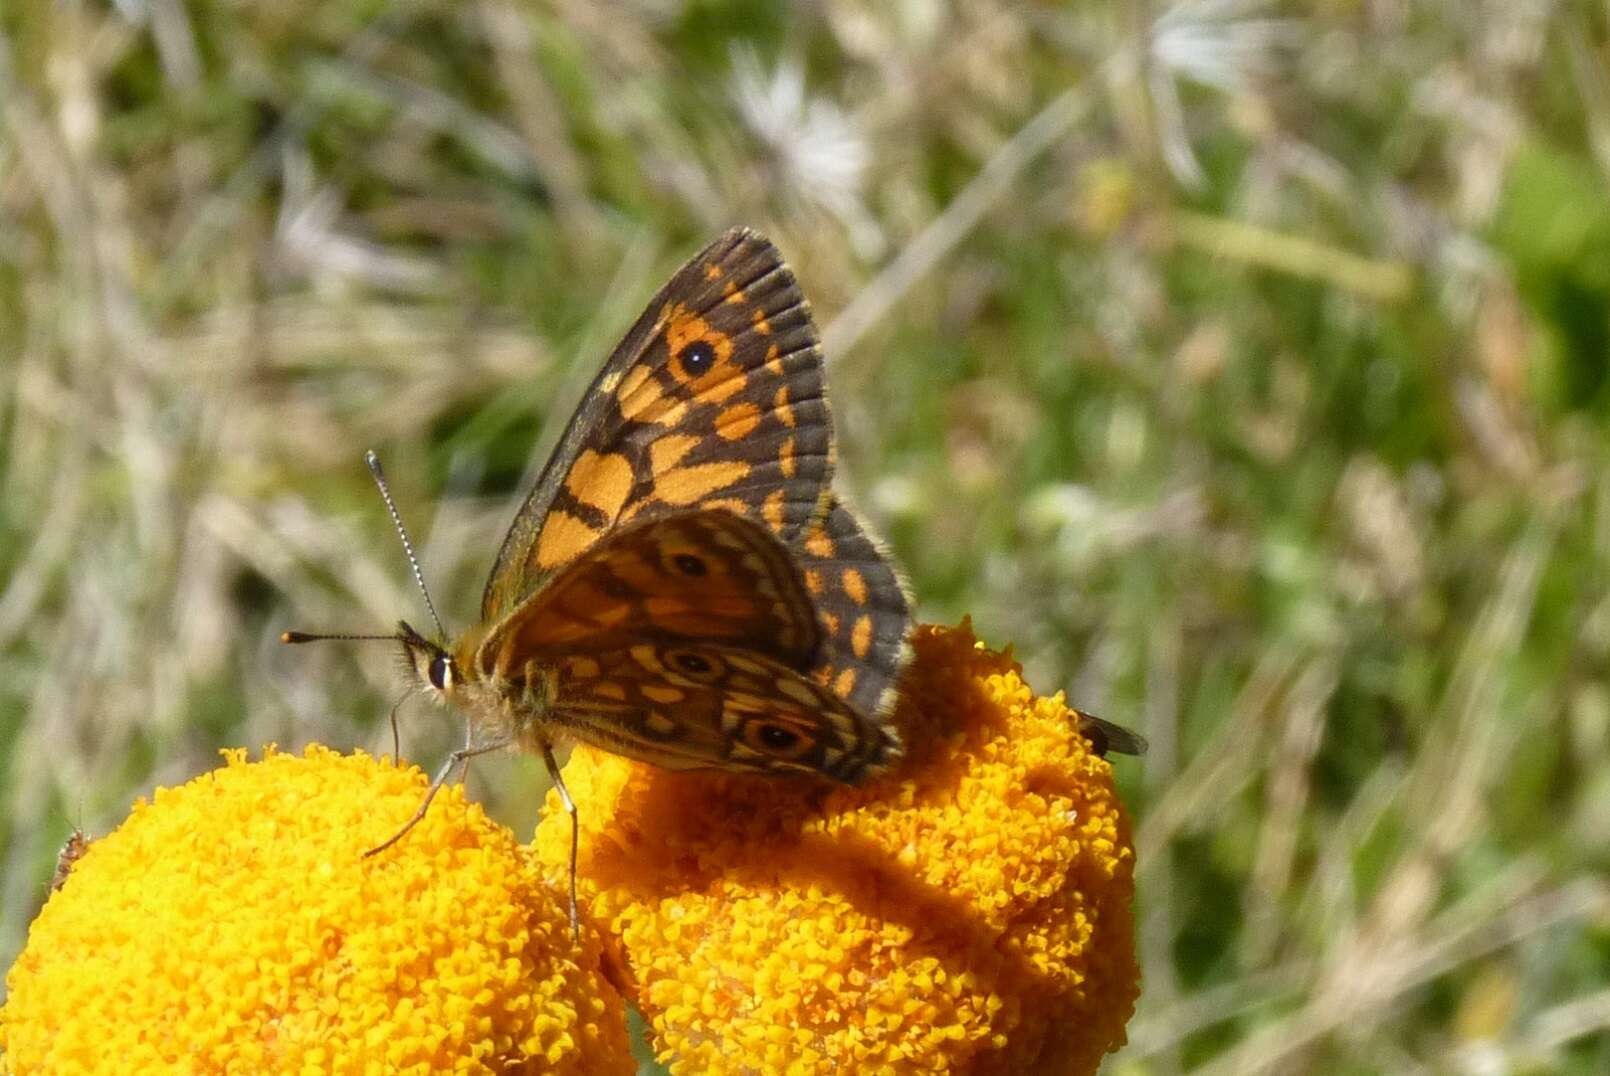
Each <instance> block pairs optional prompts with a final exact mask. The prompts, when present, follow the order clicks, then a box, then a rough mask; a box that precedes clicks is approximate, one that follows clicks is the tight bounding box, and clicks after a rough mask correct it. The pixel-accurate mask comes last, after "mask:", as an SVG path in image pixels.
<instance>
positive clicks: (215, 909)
mask: <svg viewBox="0 0 1610 1076" xmlns="http://www.w3.org/2000/svg"><path fill="white" fill-rule="evenodd" d="M227 758H228V762H227V764H226V765H225V766H224V767H223V768H222V769H220V770H218V771H216V772H214V773H210V774H206V775H204V776H202V777H199V778H197V779H195V780H193V781H191V782H190V783H188V784H186V785H184V786H182V787H180V788H175V789H163V790H161V791H159V792H158V793H157V794H156V798H155V802H153V803H150V804H147V803H144V802H141V803H139V804H136V806H135V809H134V812H133V814H132V815H131V816H130V817H129V818H128V820H127V821H125V822H124V823H123V825H122V826H121V827H120V828H119V829H118V830H117V831H116V832H114V833H112V834H111V835H109V836H107V837H105V838H103V839H101V840H98V841H96V842H95V843H94V844H92V845H91V846H90V848H89V850H88V851H87V852H86V853H85V854H84V856H83V858H82V859H81V860H79V861H78V862H77V863H76V864H74V866H73V868H72V872H71V874H70V875H69V876H68V878H67V881H66V884H65V885H64V886H63V888H62V889H61V891H60V892H58V893H56V894H54V895H53V896H52V897H51V899H50V901H49V903H48V904H47V905H46V906H45V909H44V911H43V912H41V913H40V915H39V918H38V919H37V920H36V921H35V922H34V925H33V928H32V930H31V931H30V934H29V938H28V945H27V948H26V950H25V951H24V952H23V954H22V956H21V957H19V958H18V960H17V962H16V964H15V965H14V966H13V967H12V969H11V972H10V974H9V975H8V976H7V979H6V985H7V987H8V990H9V994H10V996H9V999H8V1000H7V1001H6V1004H5V1008H4V1009H3V1010H0V1055H3V1060H0V1066H4V1067H6V1069H7V1071H11V1072H16V1073H24V1072H51V1073H89V1072H116V1073H126V1072H139V1073H154V1072H175V1071H182V1072H223V1071H226V1070H227V1071H230V1072H309V1073H313V1072H319V1073H326V1072H328V1073H348V1072H352V1073H380V1072H403V1071H414V1072H448V1071H453V1072H492V1071H496V1072H508V1071H516V1072H544V1073H601V1072H632V1071H634V1069H635V1066H634V1065H633V1063H632V1061H631V1059H630V1056H629V1052H628V1047H627V1042H626V1032H625V1016H624V1007H623V1004H622V1002H621V999H620V998H619V996H618V995H617V994H616V993H615V992H614V991H613V990H612V989H611V988H610V987H609V986H608V985H607V984H606V983H605V982H603V981H602V977H601V974H600V971H599V967H600V956H601V954H600V946H599V943H598V941H597V940H596V939H595V938H592V937H590V936H584V940H583V943H582V944H581V945H580V946H579V947H578V946H577V945H576V944H575V943H574V942H573V941H572V939H571V935H570V923H569V915H568V912H567V907H566V900H565V898H564V896H563V894H562V892H561V891H558V890H555V889H554V888H553V887H551V886H550V885H549V884H548V883H547V882H546V881H545V880H544V879H543V878H542V877H541V876H540V871H539V869H538V866H537V864H536V863H535V862H534V861H532V859H531V858H530V857H529V855H528V853H527V852H526V851H525V850H524V849H522V848H520V847H519V846H517V845H516V844H515V842H514V840H513V838H512V836H511V835H509V834H508V832H507V831H506V830H503V829H501V828H500V827H498V826H496V825H494V824H493V823H492V822H490V821H489V820H488V819H487V817H486V816H485V814H484V813H482V811H481V810H480V808H478V807H473V806H467V805H466V803H465V800H464V796H463V792H462V790H461V789H460V788H458V787H456V786H448V787H446V788H444V789H443V790H442V791H441V794H440V795H438V796H437V797H436V801H435V803H434V804H433V805H432V806H431V809H430V812H429V814H428V815H427V816H426V817H425V819H424V821H422V822H421V823H420V824H419V825H418V826H416V827H415V828H414V829H413V831H412V832H410V833H409V834H408V836H407V838H406V840H404V841H403V842H402V844H400V845H399V846H397V847H396V848H394V849H393V850H392V851H391V852H389V853H387V854H383V855H380V856H376V857H374V858H372V859H364V858H363V857H362V853H363V850H364V849H366V848H368V847H370V846H372V845H374V844H376V843H377V842H379V841H380V840H382V839H384V838H385V837H387V836H389V835H390V834H391V833H393V832H394V831H395V830H396V829H397V828H398V826H400V825H401V824H402V823H403V821H405V820H406V819H407V818H408V817H409V816H410V815H412V814H413V812H414V811H415V809H416V808H417V807H418V806H419V802H420V797H421V795H422V794H423V792H424V788H425V778H424V775H423V774H421V773H420V772H419V771H418V770H416V769H411V768H410V769H406V770H402V769H397V768H396V767H394V766H392V765H390V764H382V763H380V762H377V761H376V760H374V759H371V758H369V757H368V756H365V755H362V754H359V755H355V756H342V755H339V754H336V753H335V752H333V751H330V750H329V749H327V748H320V747H311V748H309V749H308V750H307V752H306V753H305V754H304V755H303V756H302V757H300V758H298V757H296V756H292V755H281V754H276V753H274V752H273V751H272V750H270V751H269V752H268V755H267V757H266V758H264V759H263V760H262V761H261V762H256V763H249V762H247V761H246V758H245V753H244V752H238V751H237V752H229V753H228V755H227Z"/></svg>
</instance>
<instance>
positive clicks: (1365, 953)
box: [0, 0, 1610, 1074]
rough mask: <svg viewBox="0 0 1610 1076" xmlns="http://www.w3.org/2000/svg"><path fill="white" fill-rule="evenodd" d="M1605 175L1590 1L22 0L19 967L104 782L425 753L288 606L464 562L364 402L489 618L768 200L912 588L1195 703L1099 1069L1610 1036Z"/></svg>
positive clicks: (1086, 683) (361, 605) (1005, 631)
mask: <svg viewBox="0 0 1610 1076" xmlns="http://www.w3.org/2000/svg"><path fill="white" fill-rule="evenodd" d="M1607 176H1610V24H1607V19H1606V13H1605V9H1604V7H1603V6H1602V5H1598V4H1588V3H1581V4H1572V3H1566V2H1550V0H1525V2H1515V0H1478V2H1473V3H1466V4H1452V3H1435V2H1419V0H1315V2H1310V3H1306V4H1302V3H1259V2H1253V0H1245V2H1243V0H1186V2H1182V3H1178V4H1174V5H1168V4H1165V3H1154V4H1145V3H1130V4H1115V5H1110V6H1109V5H1090V4H1079V5H1058V4H1053V3H1049V2H1047V3H1030V4H1016V3H1005V2H998V0H963V2H959V3H954V4H941V3H938V2H935V0H898V2H895V3H889V2H885V0H820V2H818V3H814V4H809V5H800V6H781V5H779V6H771V5H755V4H740V3H724V2H713V0H693V2H678V0H638V2H619V3H595V2H591V0H554V2H550V3H527V2H522V0H473V2H468V3H458V2H452V0H321V2H315V0H279V2H276V3H272V4H251V3H242V2H224V0H206V2H197V3H185V2H183V0H117V2H115V3H90V2H85V0H15V2H10V3H6V4H5V5H4V6H3V8H0V773H3V775H4V777H3V782H4V790H3V800H0V803H3V807H0V862H3V864H4V874H3V882H0V886H3V894H0V896H3V902H0V966H4V965H9V963H10V959H11V957H12V955H14V953H15V952H16V951H17V949H18V947H19V946H20V945H21V942H22V939H23V938H24V936H25V931H26V927H27V924H28V921H29V920H30V918H31V917H32V915H33V914H34V912H35V911H36V909H37V908H38V906H39V904H40V902H41V900H42V898H43V895H44V885H45V880H46V879H47V878H48V877H49V874H50V869H51V864H52V862H53V859H54V855H55V851H56V849H57V847H58V846H59V845H60V843H61V841H62V840H63V839H64V837H65V836H66V834H67V833H68V831H69V830H70V828H71V827H73V826H74V825H78V826H82V827H83V828H84V829H86V830H88V831H89V832H91V833H92V834H93V833H98V832H105V831H106V830H107V829H109V828H110V827H112V826H114V825H115V824H116V823H117V822H118V820H119V819H121V818H122V817H123V816H124V814H125V813H126V812H127V810H128V807H129V804H130V802H131V801H132V799H133V798H134V797H135V796H138V795H148V794H149V793H150V791H151V790H152V789H153V788H154V787H156V786H159V785H164V784H173V783H177V782H181V781H184V780H186V779H187V778H189V777H191V776H193V775H195V774H196V773H198V772H201V771H203V770H206V769H209V768H211V767H213V766H214V765H216V764H217V761H218V760H217V754H216V752H217V749H218V748H219V747H221V746H225V745H249V746H251V747H253V748H256V747H257V746H259V745H261V744H264V743H267V742H277V743H279V744H280V745H282V746H284V747H286V748H292V749H297V748H300V747H301V746H302V745H303V744H305V743H308V742H309V741H314V740H318V741H323V742H326V743H330V744H334V745H337V746H342V747H354V746H355V747H364V748H367V749H369V750H371V751H383V750H389V749H390V736H389V733H388V731H387V729H386V721H385V716H386V711H387V709H388V707H389V705H390V703H391V700H392V699H393V698H394V697H395V695H396V694H397V691H398V688H399V681H398V680H397V677H396V671H395V669H394V662H393V657H392V655H391V654H390V653H389V652H383V650H382V648H379V647H373V648H368V649H359V648H339V647H326V648H307V649H303V650H299V651H294V652H292V651H287V650H285V649H284V648H281V647H280V646H279V645H278V643H277V642H276V636H277V634H278V633H279V631H280V630H281V629H283V628H285V627H287V626H298V627H303V628H327V629H343V628H345V629H359V630H363V629H370V630H373V629H380V630H386V629H388V628H389V626H390V625H391V624H392V623H393V622H394V621H395V620H396V619H397V618H398V617H399V616H402V615H407V616H410V617H412V618H414V619H415V620H416V621H417V619H418V617H419V614H420V609H419V603H418V598H417V596H416V595H415V594H414V593H413V591H412V589H411V584H410V581H409V579H408V577H407V573H406V570H405V566H404V563H403V560H402V558H401V555H400V552H399V550H398V548H397V544H396V541H395V539H394V537H393V535H392V533H391V527H390V524H389V522H388V520H387V518H386V515H385V512H384V511H383V509H382V507H381V505H380V503H379V501H378V499H377V498H376V496H375V494H374V491H373V488H372V486H371V485H370V482H369V478H368V475H367V473H366V472H365V470H364V468H363V466H362V463H361V453H362V451H363V450H364V449H365V448H368V447H374V448H376V449H377V450H379V451H380V453H381V454H382V456H383V458H384V459H385V460H386V461H387V463H388V469H389V471H390V474H391V476H392V480H393V483H394V485H395V487H396V490H397V493H398V495H399V499H400V501H401V504H402V508H403V512H404V515H405V517H407V518H408V519H409V520H411V522H412V524H413V527H414V529H415V534H416V537H417V538H419V539H420V540H421V544H422V546H423V554H424V562H425V571H426V574H427V576H428V577H429V578H430V579H431V580H432V582H433V586H434V589H435V593H436V596H437V600H438V602H439V603H440V604H442V605H444V606H445V609H444V612H445V613H446V614H447V615H448V617H449V622H450V623H457V624H463V623H465V622H466V619H467V618H468V617H469V616H470V615H471V613H472V612H473V611H474V608H475V604H476V601H477V599H478V596H479V594H480V588H481V582H482V578H483V576H484V573H485V572H486V570H487V568H488V566H489V564H490V562H491V558H492V556H493V553H494V551H495V549H496V547H497V543H498V542H499V540H500V538H501V535H502V530H503V528H504V527H505V526H506V525H507V523H508V521H509V519H510V518H511V515H512V512H513V509H514V507H515V504H516V502H517V500H518V497H519V495H520V493H521V489H522V485H523V483H524V482H525V481H527V480H528V479H529V477H530V475H531V474H532V471H533V465H534V464H535V463H538V462H540V460H541V458H542V456H543V454H544V453H545V452H546V450H547V448H548V446H549V445H551V443H552V442H553V440H554V439H555V437H556V434H557V425H558V424H560V423H562V422H563V420H564V419H565V418H566V417H567V416H568V414H569V410H570V408H571V407H572V406H573V404H574V403H575V401H576V399H577V397H578V396H579V394H580V391H581V389H582V387H583V386H584V385H585V383H586V382H587V380H588V379H589V378H590V377H591V376H592V374H593V373H594V372H595V370H596V368H597V366H598V364H599V363H600V362H601V361H602V358H603V356H604V354H605V352H606V351H607V349H608V348H609V346H610V345H611V344H612V343H613V341H614V339H615V337H616V335H617V334H618V333H619V332H620V331H622V330H623V329H624V327H625V326H626V325H627V324H628V323H629V322H630V320H631V319H632V318H633V317H634V316H635V314H636V312H637V310H638V308H639V307H640V306H641V304H642V303H643V302H644V301H645V300H646V299H647V297H648V296H649V295H650V294H651V293H652V292H653V290H654V288H655V287H656V286H657V285H658V284H659V283H660V281H661V280H662V278H663V277H664V276H665V275H666V274H667V273H668V272H669V271H670V270H671V269H672V268H673V267H674V266H675V265H676V264H677V263H678V262H679V260H680V259H681V258H683V257H684V256H686V255H687V254H689V253H691V252H692V251H693V250H694V249H696V248H697V247H698V246H699V245H701V244H702V243H703V242H704V241H706V240H707V239H709V238H710V237H712V236H713V235H714V234H715V233H716V232H718V231H719V230H721V229H722V228H724V227H726V226H728V225H730V224H733V223H748V224H752V225H754V226H757V227H759V228H762V229H763V230H765V231H767V232H768V233H769V234H771V235H772V236H773V237H774V238H775V239H776V240H777V242H778V243H779V245H780V246H781V247H782V248H783V250H784V251H785V253H786V254H787V255H788V256H789V258H790V259H791V261H792V262H793V264H794V267H795V269H796V271H797V272H798V274H799V276H800V277H801V279H802V281H803V283H804V285H805V289H806V292H807V293H808V294H809V295H810V296H812V298H813V301H814V303H815V308H816V311H817V314H818V318H819V321H820V324H821V326H822V329H823V331H824V333H825V339H826V343H827V349H828V353H829V355H830V358H831V362H832V366H831V368H830V376H831V378H832V382H833V388H834V393H835V401H836V406H837V413H838V416H839V425H840V430H841V435H842V458H843V465H842V469H841V479H840V481H841V483H842V484H843V486H844V487H845V488H847V489H848V490H849V491H851V493H852V494H853V495H855V497H856V498H857V500H858V501H859V502H860V503H861V505H862V506H863V508H864V509H865V510H866V511H867V512H868V513H869V514H870V515H871V516H872V517H873V518H874V519H875V520H877V521H878V523H879V525H880V526H881V528H882V529H883V530H884V531H885V532H886V534H887V535H888V537H889V538H890V539H891V541H892V543H893V546H894V548H895V550H896V551H897V553H898V555H899V556H900V558H901V559H902V560H903V561H904V563H905V565H906V566H907V568H908V570H909V573H910V576H911V578H912V580H913V582H914V584H915V587H916V592H917V594H918V597H919V609H920V613H921V615H922V617H923V618H924V619H926V620H931V621H942V622H954V621H956V620H958V619H959V618H960V617H962V616H963V615H965V614H971V615H972V616H973V618H974V621H975V623H976V626H977V628H978V630H979V632H980V634H981V635H982V636H983V637H984V638H986V639H987V640H989V641H990V642H992V643H994V644H996V645H1003V646H1004V645H1006V644H1013V645H1014V646H1015V647H1016V650H1017V653H1018V654H1019V655H1020V657H1021V658H1022V660H1023V662H1024V664H1025V666H1026V668H1027V670H1028V673H1029V676H1030V678H1031V682H1032V683H1034V684H1035V685H1036V686H1037V687H1038V688H1040V689H1041V690H1044V691H1047V692H1050V691H1055V690H1056V689H1058V688H1062V687H1066V688H1067V689H1068V690H1069V692H1070V696H1071V700H1072V701H1073V702H1074V703H1075V704H1076V705H1078V706H1080V707H1081V708H1087V709H1089V710H1091V711H1093V712H1095V713H1098V714H1101V715H1104V716H1106V717H1108V718H1110V719H1114V720H1117V721H1120V722H1122V723H1125V724H1129V725H1132V726H1135V727H1137V728H1139V729H1140V730H1142V731H1143V732H1144V733H1145V734H1146V735H1147V736H1148V737H1149V738H1150V740H1151V743H1152V751H1151V753H1150V755H1149V756H1147V757H1146V758H1145V759H1144V760H1140V761H1134V760H1122V759H1120V760H1117V762H1116V768H1117V771H1118V774H1119V778H1120V780H1121V782H1122V784H1123V788H1124V792H1125V797H1126V800H1127V802H1128V803H1129V805H1130V807H1131V808H1132V811H1133V814H1134V818H1135V825H1136V834H1137V839H1138V843H1139V852H1140V861H1139V887H1140V894H1139V900H1140V919H1139V923H1140V928H1139V929H1140V937H1139V944H1140V947H1141V951H1142V963H1143V967H1144V969H1145V994H1144V997H1143V999H1142V1003H1141V1006H1140V1009H1139V1012H1138V1013H1137V1015H1136V1018H1135V1020H1134V1022H1133V1023H1132V1025H1131V1036H1130V1037H1131V1042H1130V1045H1129V1046H1128V1047H1127V1048H1126V1049H1125V1051H1124V1052H1122V1053H1121V1054H1119V1055H1117V1056H1116V1057H1115V1058H1113V1059H1112V1060H1111V1061H1110V1063H1109V1066H1108V1068H1109V1070H1110V1071H1112V1072H1123V1073H1129V1072H1186V1071H1189V1072H1211V1073H1221V1074H1231V1073H1237V1074H1238V1073H1253V1072H1275V1073H1296V1072H1376V1071H1395V1072H1422V1071H1423V1072H1480V1073H1492V1072H1509V1071H1514V1072H1581V1073H1590V1072H1591V1073H1600V1072H1605V1071H1610V1034H1607V1029H1610V987H1607V984H1610V886H1607V883H1606V880H1605V879H1606V874H1607V868H1610V746H1607V745H1610V689H1607V685H1606V672H1607V669H1610V470H1607V468H1606V461H1607V457H1610V185H1607ZM403 722H404V736H405V740H404V749H405V752H406V753H407V754H409V755H410V756H411V757H413V758H416V759H419V760H421V761H422V762H423V763H425V764H426V765H427V766H430V765H433V764H434V763H435V761H436V760H437V759H438V758H439V757H440V755H441V752H442V751H444V750H445V749H446V748H447V747H448V745H449V743H450V741H451V740H452V739H453V737H454V736H455V735H456V734H457V730H456V727H455V722H454V721H452V720H450V719H448V718H447V717H446V716H445V715H442V714H438V713H434V712H432V711H430V710H428V709H427V708H425V707H417V708H416V707H409V708H405V710H404V716H403ZM544 783H545V782H544V780H543V778H542V776H541V772H540V766H539V765H534V764H532V763H531V761H530V760H526V759H519V758H512V757H511V758H497V759H492V760H483V761H482V762H481V763H479V764H478V765H477V766H476V767H475V769H474V771H473V775H472V778H471V784H472V789H473V790H474V792H475V794H476V795H478V796H479V797H481V798H482V799H483V800H485V801H486V802H487V803H488V804H489V805H491V807H492V808H493V810H494V812H495V813H496V814H497V815H498V816H499V817H501V818H503V819H504V820H506V821H508V822H510V823H511V824H513V825H515V826H518V827H526V826H528V825H529V824H530V822H531V821H532V819H533V817H534V812H535V810H536V807H537V804H538V802H539V800H540V794H539V793H540V789H541V787H542V786H543V784H544Z"/></svg>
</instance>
